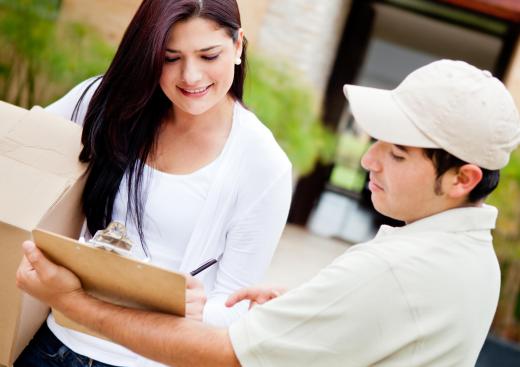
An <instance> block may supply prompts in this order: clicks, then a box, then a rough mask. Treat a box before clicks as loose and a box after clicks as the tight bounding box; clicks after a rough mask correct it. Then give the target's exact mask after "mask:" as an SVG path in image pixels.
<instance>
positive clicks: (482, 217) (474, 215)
mask: <svg viewBox="0 0 520 367" xmlns="http://www.w3.org/2000/svg"><path fill="white" fill-rule="evenodd" d="M497 215H498V210H497V208H495V207H493V206H491V205H485V204H484V205H482V206H480V207H462V208H455V209H450V210H446V211H443V212H440V213H437V214H434V215H432V216H429V217H426V218H423V219H420V220H417V221H415V222H413V223H410V224H408V225H405V226H404V227H391V226H387V225H382V226H381V227H380V228H379V231H378V232H377V235H376V238H378V237H382V236H386V235H390V234H408V233H416V232H426V231H439V232H466V231H475V230H491V229H493V228H495V223H496V219H497Z"/></svg>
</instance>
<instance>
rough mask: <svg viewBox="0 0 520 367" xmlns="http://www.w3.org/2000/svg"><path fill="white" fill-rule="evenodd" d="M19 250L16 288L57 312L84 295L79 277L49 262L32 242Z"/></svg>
mask: <svg viewBox="0 0 520 367" xmlns="http://www.w3.org/2000/svg"><path fill="white" fill-rule="evenodd" d="M22 247H23V251H24V257H23V259H22V262H21V263H20V265H19V267H18V270H17V272H16V285H17V286H18V288H20V289H21V290H23V291H25V292H27V293H29V294H30V295H32V296H34V297H36V298H38V299H40V300H41V301H43V302H45V303H47V304H48V305H50V306H51V307H55V308H57V309H61V308H63V307H65V306H66V305H67V302H71V301H73V300H74V297H75V296H77V295H78V293H82V292H83V289H82V287H81V282H80V280H79V279H78V277H77V276H76V275H74V273H72V272H71V271H69V270H68V269H66V268H64V267H62V266H58V265H56V264H54V263H53V262H51V261H49V260H48V259H47V258H46V257H45V256H44V255H43V253H42V252H41V251H40V250H39V249H38V248H37V247H36V245H35V244H34V243H33V242H31V241H25V242H24V243H23V244H22Z"/></svg>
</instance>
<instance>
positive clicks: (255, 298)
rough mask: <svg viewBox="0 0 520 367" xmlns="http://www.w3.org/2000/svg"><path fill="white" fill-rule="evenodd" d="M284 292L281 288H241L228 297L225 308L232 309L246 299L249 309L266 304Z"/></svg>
mask: <svg viewBox="0 0 520 367" xmlns="http://www.w3.org/2000/svg"><path fill="white" fill-rule="evenodd" d="M285 292H286V289H285V288H282V287H270V286H256V287H248V288H242V289H240V290H238V291H236V292H235V293H233V294H232V295H231V296H229V298H228V299H227V301H226V306H227V307H232V306H234V305H235V304H236V303H238V302H240V301H243V300H246V299H247V300H249V301H250V303H249V309H251V308H252V307H253V306H255V305H261V304H263V303H266V302H267V301H270V300H272V299H273V298H276V297H278V296H280V295H282V294H284V293H285Z"/></svg>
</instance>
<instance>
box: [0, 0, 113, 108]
mask: <svg viewBox="0 0 520 367" xmlns="http://www.w3.org/2000/svg"><path fill="white" fill-rule="evenodd" d="M60 9H61V0H0V99H1V100H4V101H8V102H11V103H13V104H16V105H19V106H23V107H30V106H33V105H34V104H42V105H44V104H47V103H48V102H50V101H52V100H53V99H55V98H57V97H59V96H60V95H62V94H63V93H64V92H65V91H67V90H68V89H69V88H70V86H71V85H74V84H76V83H78V82H79V81H81V80H84V79H86V78H88V77H90V76H92V75H96V74H100V73H102V72H103V71H104V70H105V69H106V68H107V66H108V64H109V62H110V59H111V58H112V55H113V53H114V49H113V48H112V47H110V46H108V45H107V44H106V43H105V42H104V41H103V40H102V39H101V37H100V36H99V35H98V34H97V33H96V32H93V31H92V30H91V29H89V28H88V27H86V26H85V25H82V24H78V23H72V22H66V21H61V20H60V19H59V14H60Z"/></svg>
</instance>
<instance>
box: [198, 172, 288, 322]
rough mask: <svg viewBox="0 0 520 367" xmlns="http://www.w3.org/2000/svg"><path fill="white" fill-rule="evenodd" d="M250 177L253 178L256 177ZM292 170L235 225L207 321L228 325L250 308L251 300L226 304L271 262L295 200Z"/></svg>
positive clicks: (208, 306) (260, 276) (259, 277)
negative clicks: (292, 194)
mask: <svg viewBox="0 0 520 367" xmlns="http://www.w3.org/2000/svg"><path fill="white" fill-rule="evenodd" d="M254 179H255V178H254V177H250V180H254ZM291 181H292V170H291V166H290V164H287V167H286V169H284V170H283V172H282V173H281V174H280V175H279V176H278V177H277V178H276V179H275V180H274V181H273V182H272V183H271V184H270V185H269V186H268V187H266V188H265V190H264V191H263V192H262V193H261V194H260V195H259V196H257V198H256V200H255V201H253V203H252V205H251V206H250V207H249V208H248V209H247V210H245V211H244V213H243V214H241V215H240V216H238V218H237V219H236V220H234V221H233V222H232V224H231V227H230V230H229V231H228V232H227V236H226V247H225V251H224V253H223V256H222V259H221V261H220V264H219V269H218V271H217V274H216V280H215V287H214V288H213V290H212V291H211V293H210V294H209V295H208V300H207V303H206V306H205V308H204V315H203V318H204V321H205V322H207V323H209V324H213V325H216V326H228V325H230V324H231V323H232V322H233V321H235V320H237V319H238V318H239V317H240V316H241V315H243V313H245V312H246V311H247V306H248V303H247V302H241V303H239V304H237V305H236V306H234V307H232V308H228V307H226V306H225V304H224V303H225V301H226V299H227V298H228V297H229V295H230V294H231V293H233V292H235V291H236V290H238V289H240V288H243V287H247V286H250V285H252V284H256V283H258V282H260V281H261V280H262V279H263V277H264V275H265V273H266V271H267V268H268V267H269V265H270V262H271V259H272V256H273V253H274V251H275V249H276V247H277V245H278V241H279V240H280V236H281V234H282V230H283V228H284V226H285V223H286V220H287V215H288V212H289V205H290V201H291V189H292V184H291Z"/></svg>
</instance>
